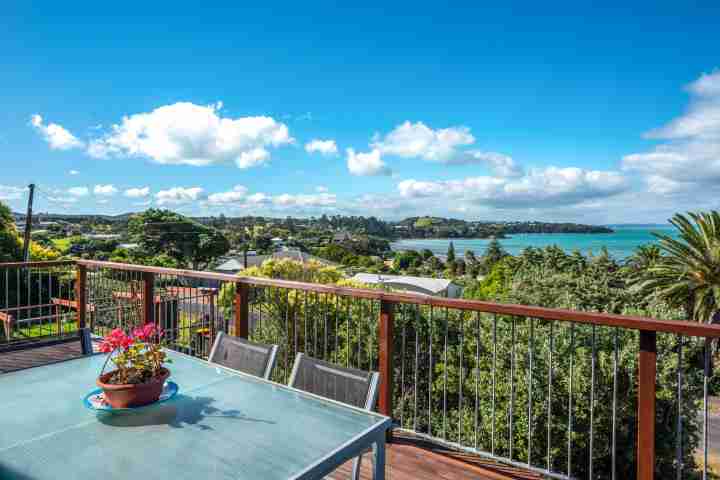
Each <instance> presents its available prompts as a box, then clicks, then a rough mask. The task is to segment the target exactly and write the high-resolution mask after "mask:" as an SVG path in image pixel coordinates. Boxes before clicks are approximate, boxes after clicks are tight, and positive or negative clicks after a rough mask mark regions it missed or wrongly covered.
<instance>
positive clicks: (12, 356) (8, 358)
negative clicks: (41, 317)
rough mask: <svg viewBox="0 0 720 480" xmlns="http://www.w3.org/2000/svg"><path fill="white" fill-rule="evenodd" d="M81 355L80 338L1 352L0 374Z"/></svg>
mask: <svg viewBox="0 0 720 480" xmlns="http://www.w3.org/2000/svg"><path fill="white" fill-rule="evenodd" d="M80 356H82V347H81V346H80V341H79V340H78V341H77V342H69V343H61V344H58V345H50V346H46V347H40V348H30V349H25V350H15V351H9V352H0V374H1V373H8V372H14V371H15V370H22V369H25V368H31V367H39V366H41V365H47V364H49V363H54V362H60V361H63V360H68V359H71V358H76V357H80Z"/></svg>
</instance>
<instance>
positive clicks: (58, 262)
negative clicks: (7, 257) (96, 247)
mask: <svg viewBox="0 0 720 480" xmlns="http://www.w3.org/2000/svg"><path fill="white" fill-rule="evenodd" d="M75 264H76V261H75V260H50V261H46V262H5V263H0V270H3V269H6V268H48V267H67V266H70V265H75Z"/></svg>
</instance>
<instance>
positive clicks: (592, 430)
mask: <svg viewBox="0 0 720 480" xmlns="http://www.w3.org/2000/svg"><path fill="white" fill-rule="evenodd" d="M595 330H596V325H595V324H593V325H592V356H591V358H590V466H589V478H593V453H594V452H593V448H594V446H595V362H596V356H597V349H596V347H595Z"/></svg>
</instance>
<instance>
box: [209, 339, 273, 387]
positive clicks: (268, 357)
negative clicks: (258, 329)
mask: <svg viewBox="0 0 720 480" xmlns="http://www.w3.org/2000/svg"><path fill="white" fill-rule="evenodd" d="M277 351H278V346H277V345H266V344H264V343H254V342H250V341H248V340H245V339H244V338H239V337H231V336H230V335H228V334H226V333H225V332H219V333H218V336H217V338H216V339H215V344H213V347H212V350H211V351H210V357H209V358H208V360H209V361H210V362H211V363H217V364H218V365H222V366H224V367H228V368H232V369H233V370H238V371H240V372H243V373H248V374H250V375H255V376H256V377H261V378H264V379H266V380H267V379H269V378H270V375H272V371H273V368H275V357H276V356H277Z"/></svg>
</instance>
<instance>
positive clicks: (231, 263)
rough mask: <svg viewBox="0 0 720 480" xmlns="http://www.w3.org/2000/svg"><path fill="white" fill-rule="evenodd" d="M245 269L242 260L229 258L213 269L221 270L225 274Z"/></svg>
mask: <svg viewBox="0 0 720 480" xmlns="http://www.w3.org/2000/svg"><path fill="white" fill-rule="evenodd" d="M243 268H245V267H244V266H243V263H242V260H238V259H237V258H231V259H230V260H228V261H226V262H223V263H221V264H220V265H218V266H217V267H215V270H223V271H225V272H235V271H237V270H242V269H243Z"/></svg>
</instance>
